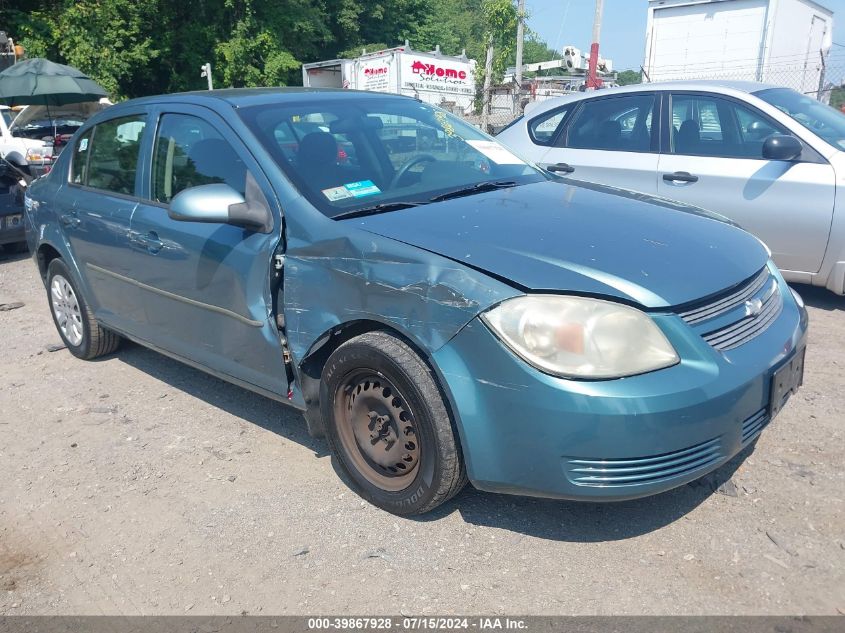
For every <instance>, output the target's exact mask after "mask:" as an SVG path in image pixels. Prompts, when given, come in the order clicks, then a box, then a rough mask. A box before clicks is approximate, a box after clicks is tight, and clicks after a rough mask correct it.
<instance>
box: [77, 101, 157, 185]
mask: <svg viewBox="0 0 845 633" xmlns="http://www.w3.org/2000/svg"><path fill="white" fill-rule="evenodd" d="M145 125H146V117H145V116H144V115H137V116H128V117H121V118H119V119H111V120H109V121H104V122H103V123H100V124H99V125H96V126H94V128H93V131H92V132H93V133H92V136H91V138H90V139H89V140H88V143H87V144H84V141H85V137H82V138H81V139H79V143H78V144H77V146H76V153H75V155H74V182H77V181H76V180H75V178H76V169H77V168H78V166H79V163H80V162H81V161H80V160H78V159H79V158H80V156H81V154H83V153H87V154H88V156H87V159H88V167H87V173H84V171H85V170H84V169H83V171H81V172H80V173H79V177H80V180H79V181H78V182H79V184H83V185H88V186H89V187H94V188H95V189H103V190H104V191H111V192H113V193H120V194H125V195H130V196H131V195H134V194H135V171H136V170H137V168H138V154H139V152H140V150H141V136H142V135H143V132H144V126H145ZM85 145H87V147H86V146H85Z"/></svg>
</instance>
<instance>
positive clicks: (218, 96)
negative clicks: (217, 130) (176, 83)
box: [116, 87, 410, 108]
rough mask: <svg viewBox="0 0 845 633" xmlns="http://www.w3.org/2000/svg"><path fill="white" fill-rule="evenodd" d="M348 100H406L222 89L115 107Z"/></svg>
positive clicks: (358, 93)
mask: <svg viewBox="0 0 845 633" xmlns="http://www.w3.org/2000/svg"><path fill="white" fill-rule="evenodd" d="M350 96H354V97H356V98H365V99H373V98H385V97H387V98H396V99H408V98H410V97H405V96H403V95H395V94H388V93H383V92H366V91H364V90H348V89H342V88H304V87H293V88H224V89H222V90H197V91H194V92H177V93H172V94H163V95H154V96H149V97H141V98H138V99H131V100H129V101H123V102H122V103H119V104H116V106H118V107H121V108H122V107H124V106H127V105H128V106H131V105H145V104H153V103H171V102H179V103H194V104H203V103H205V104H208V103H216V104H218V105H219V104H221V103H228V104H229V105H231V106H233V107H236V108H238V107H245V106H252V105H265V104H270V103H296V102H303V101H314V100H315V99H316V100H325V101H338V100H342V99H345V98H346V99H348V98H349V97H350Z"/></svg>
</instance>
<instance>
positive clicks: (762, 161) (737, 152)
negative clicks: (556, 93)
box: [497, 81, 845, 294]
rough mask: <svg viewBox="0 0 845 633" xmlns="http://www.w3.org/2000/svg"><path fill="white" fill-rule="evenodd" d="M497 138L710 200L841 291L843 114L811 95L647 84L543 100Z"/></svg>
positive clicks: (579, 169) (533, 154) (545, 157)
mask: <svg viewBox="0 0 845 633" xmlns="http://www.w3.org/2000/svg"><path fill="white" fill-rule="evenodd" d="M497 138H498V139H499V140H500V141H501V142H503V143H505V144H506V145H508V146H510V147H512V148H513V149H514V150H516V151H517V152H518V153H520V154H521V155H523V156H525V157H528V158H530V159H531V160H533V161H535V162H536V163H538V164H539V165H541V166H544V167H546V168H547V169H551V170H554V171H556V172H558V173H561V174H568V175H571V176H572V177H573V178H576V179H579V180H586V181H589V182H597V183H603V184H608V185H612V186H616V187H622V188H624V189H631V190H635V191H641V192H644V193H648V194H656V195H658V196H662V197H666V198H671V199H673V200H679V201H681V202H686V203H690V204H694V205H697V206H700V207H704V208H707V209H712V210H713V211H716V212H718V213H720V214H723V215H725V216H726V217H728V218H730V219H731V220H733V221H734V222H736V223H738V224H739V225H740V226H742V227H743V228H745V229H746V230H748V231H750V232H752V233H754V234H755V235H757V236H758V237H759V238H760V239H762V240H763V241H764V242H765V243H766V244H767V245H768V247H769V248H770V249H771V251H772V257H773V258H774V261H775V263H776V264H777V265H778V266H779V267H780V269H781V272H782V273H783V275H784V277H785V278H786V279H787V280H789V281H796V282H800V283H808V284H813V285H816V286H824V287H827V288H828V289H830V290H832V291H833V292H835V293H837V294H845V201H843V195H842V191H841V190H840V192H839V195H837V183H838V182H841V181H842V179H843V177H845V152H844V150H845V116H843V115H842V114H841V113H839V112H837V111H836V110H834V109H833V108H830V107H828V106H826V105H823V104H821V103H819V102H818V101H816V100H815V99H812V98H810V97H806V96H804V95H801V94H799V93H797V92H795V91H793V90H790V89H788V88H778V87H775V86H768V85H764V84H759V83H754V82H714V81H700V82H666V83H653V84H642V85H637V86H627V87H624V88H617V89H612V90H608V91H603V92H599V93H587V94H582V95H574V96H567V97H562V98H560V99H551V100H548V101H543V102H542V103H540V104H538V107H536V108H534V109H533V110H529V111H527V112H526V114H525V116H523V117H522V118H520V119H518V120H517V121H515V122H514V123H513V124H512V125H511V126H510V127H508V128H507V129H505V130H503V131H502V132H501V133H500V134H499V136H498V137H497ZM839 186H840V187H841V185H839Z"/></svg>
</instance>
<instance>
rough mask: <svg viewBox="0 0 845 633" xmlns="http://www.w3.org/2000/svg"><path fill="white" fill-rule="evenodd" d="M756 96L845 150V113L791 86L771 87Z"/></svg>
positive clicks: (829, 142)
mask: <svg viewBox="0 0 845 633" xmlns="http://www.w3.org/2000/svg"><path fill="white" fill-rule="evenodd" d="M754 96H756V97H759V98H760V99H762V100H763V101H765V102H766V103H769V104H771V105H773V106H775V107H776V108H777V109H778V110H780V111H781V112H784V113H785V114H787V115H789V116H790V117H792V118H793V119H794V120H795V121H797V122H798V123H800V124H801V125H803V126H804V127H805V128H807V129H808V130H810V131H811V132H813V134H816V135H817V136H819V137H821V138H822V139H823V140H824V141H826V142H827V143H828V144H830V145H832V146H833V147H834V148H836V149H838V150H840V151H841V150H845V115H843V114H842V113H841V112H837V111H836V110H834V109H833V108H831V107H830V106H828V105H825V104H823V103H821V102H819V101H817V100H816V99H813V98H811V97H807V96H805V95H802V94H800V93H798V92H795V91H794V90H791V89H789V88H769V89H766V90H761V91H760V92H755V93H754Z"/></svg>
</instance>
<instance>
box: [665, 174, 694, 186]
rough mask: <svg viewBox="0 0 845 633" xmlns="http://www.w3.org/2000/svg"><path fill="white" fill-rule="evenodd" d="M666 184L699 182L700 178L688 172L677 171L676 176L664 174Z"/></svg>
mask: <svg viewBox="0 0 845 633" xmlns="http://www.w3.org/2000/svg"><path fill="white" fill-rule="evenodd" d="M663 180H665V181H666V182H689V183H692V182H698V176H693V175H692V174H691V173H689V172H688V171H676V172H675V173H674V174H663Z"/></svg>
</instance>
